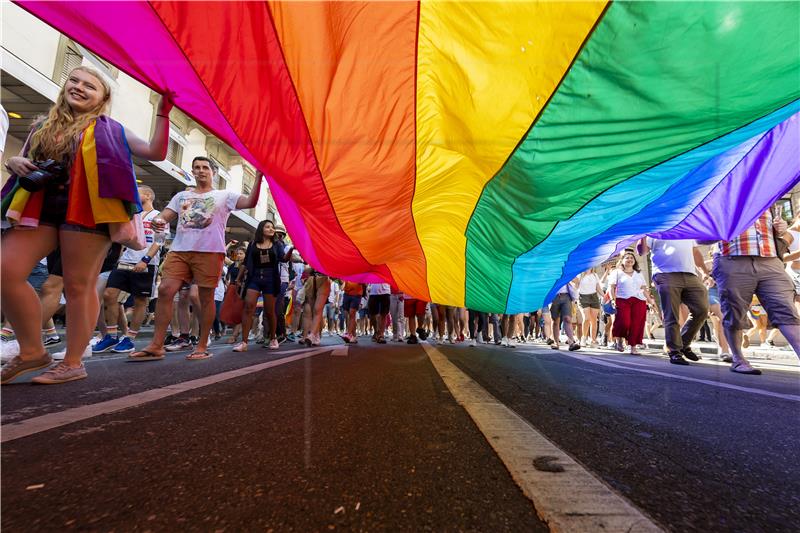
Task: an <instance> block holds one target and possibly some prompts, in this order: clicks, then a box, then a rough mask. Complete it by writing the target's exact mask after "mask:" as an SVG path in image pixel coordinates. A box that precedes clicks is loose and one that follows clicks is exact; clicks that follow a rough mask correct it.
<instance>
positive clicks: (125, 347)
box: [111, 337, 136, 353]
mask: <svg viewBox="0 0 800 533" xmlns="http://www.w3.org/2000/svg"><path fill="white" fill-rule="evenodd" d="M135 348H136V347H135V346H134V345H133V341H132V340H130V339H129V338H128V337H120V339H119V342H118V343H117V345H116V346H114V349H113V350H111V351H112V352H114V353H128V352H132V351H133V350H134V349H135Z"/></svg>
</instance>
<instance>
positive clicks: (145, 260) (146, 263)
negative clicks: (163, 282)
mask: <svg viewBox="0 0 800 533" xmlns="http://www.w3.org/2000/svg"><path fill="white" fill-rule="evenodd" d="M152 260H153V258H152V257H150V256H149V255H146V256H144V257H142V259H141V261H142V263H144V264H145V265H149V264H150V261H152Z"/></svg>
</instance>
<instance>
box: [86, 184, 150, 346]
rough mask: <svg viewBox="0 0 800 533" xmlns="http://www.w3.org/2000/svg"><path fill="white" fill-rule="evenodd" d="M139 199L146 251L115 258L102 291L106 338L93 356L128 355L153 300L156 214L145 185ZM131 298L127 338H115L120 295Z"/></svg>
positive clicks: (129, 251) (123, 253) (128, 251)
mask: <svg viewBox="0 0 800 533" xmlns="http://www.w3.org/2000/svg"><path fill="white" fill-rule="evenodd" d="M139 198H141V200H142V225H143V226H144V239H145V242H146V243H147V246H148V247H147V248H145V249H143V250H131V249H130V248H126V249H125V251H123V252H122V255H121V256H120V258H119V264H117V268H115V269H114V270H112V271H111V273H110V274H109V276H108V283H107V284H106V288H105V290H104V291H103V303H104V305H105V319H106V335H105V336H104V337H103V338H102V339H101V340H100V342H98V343H97V344H95V345H94V348H93V350H92V352H93V353H100V352H107V351H109V350H111V351H113V352H117V353H127V352H132V351H133V349H134V346H133V341H134V340H135V339H136V335H137V334H138V333H139V328H140V327H141V326H142V322H144V315H145V311H146V310H147V305H148V304H149V303H150V298H151V297H152V296H153V287H154V286H155V282H156V270H157V269H158V263H159V261H160V258H161V251H160V249H161V243H158V242H156V239H155V231H154V230H153V227H152V222H153V220H154V219H155V218H156V217H158V215H159V214H160V212H159V211H158V210H157V209H155V208H154V207H153V202H154V201H155V199H156V194H155V192H154V191H153V189H151V188H150V187H148V186H147V185H140V186H139ZM123 291H124V292H127V293H129V294H131V295H133V316H132V317H131V323H130V325H129V326H128V335H127V336H123V337H117V320H118V318H119V307H120V306H119V303H118V299H119V295H120V292H123Z"/></svg>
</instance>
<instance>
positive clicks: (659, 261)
mask: <svg viewBox="0 0 800 533" xmlns="http://www.w3.org/2000/svg"><path fill="white" fill-rule="evenodd" d="M640 246H641V250H640V253H641V254H642V255H645V254H647V252H650V253H651V255H650V259H651V261H652V262H653V282H654V283H655V284H656V290H657V291H658V297H659V299H660V300H661V310H662V312H663V314H664V341H665V344H666V345H667V350H669V362H670V363H672V364H674V365H688V364H689V363H688V362H687V361H686V359H690V360H692V361H698V360H699V359H700V358H699V357H698V356H697V354H696V353H694V352H693V351H692V349H691V344H692V340H694V337H695V336H696V335H697V332H698V331H700V328H701V327H703V322H705V320H706V318H707V317H708V290H707V289H706V287H705V286H704V285H703V282H702V281H701V279H700V278H699V277H698V276H697V270H698V269H699V270H700V272H702V273H703V279H704V280H705V279H706V278H707V277H708V272H707V271H706V266H705V262H704V261H703V255H702V254H701V253H700V250H698V248H697V242H696V241H694V240H692V239H685V240H663V239H654V238H652V237H644V238H643V239H642V241H641V243H640ZM681 304H685V305H686V307H688V308H689V319H688V320H687V321H686V323H685V324H684V325H683V327H682V328H680V330H679V324H678V322H679V320H680V308H681ZM684 357H685V358H686V359H684Z"/></svg>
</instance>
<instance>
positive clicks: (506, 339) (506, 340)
mask: <svg viewBox="0 0 800 533" xmlns="http://www.w3.org/2000/svg"><path fill="white" fill-rule="evenodd" d="M500 346H508V337H503V338H502V339H500Z"/></svg>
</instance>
